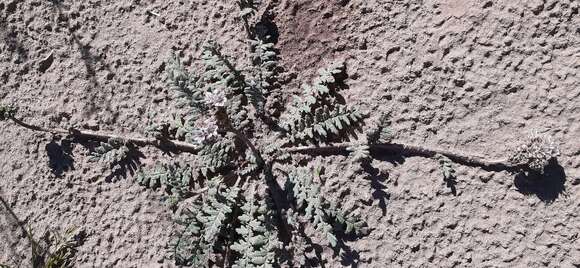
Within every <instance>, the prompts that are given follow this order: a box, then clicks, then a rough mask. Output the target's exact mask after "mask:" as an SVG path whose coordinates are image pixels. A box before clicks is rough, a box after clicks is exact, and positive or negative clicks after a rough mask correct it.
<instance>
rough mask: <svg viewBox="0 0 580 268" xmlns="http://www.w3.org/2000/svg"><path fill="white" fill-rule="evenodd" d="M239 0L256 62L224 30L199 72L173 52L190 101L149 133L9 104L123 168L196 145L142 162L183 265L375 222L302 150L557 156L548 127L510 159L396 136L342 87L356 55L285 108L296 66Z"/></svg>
mask: <svg viewBox="0 0 580 268" xmlns="http://www.w3.org/2000/svg"><path fill="white" fill-rule="evenodd" d="M238 4H239V6H240V8H241V13H240V17H241V21H243V23H244V27H245V30H246V32H247V33H248V38H249V40H248V43H249V44H250V45H249V47H248V57H249V60H247V61H246V62H249V63H251V65H250V66H237V65H236V62H239V61H236V60H234V59H233V58H231V57H230V56H228V55H226V53H224V52H223V49H222V47H221V46H220V45H219V44H218V43H216V42H214V41H210V42H207V43H206V44H204V46H203V54H202V56H201V61H202V62H203V66H204V67H203V70H202V71H201V72H199V73H194V72H190V71H188V70H186V68H185V67H184V65H183V64H182V63H181V62H180V60H179V59H178V58H177V57H175V56H174V57H172V58H171V59H170V61H169V64H168V65H167V77H168V82H169V83H168V84H169V87H170V88H171V90H172V91H173V92H174V93H175V96H176V105H178V106H179V107H182V108H186V111H187V113H185V114H183V115H179V116H175V118H173V120H171V121H170V122H166V123H162V124H152V125H150V126H149V127H147V137H146V138H128V137H123V136H119V135H111V134H104V133H96V132H90V131H85V130H79V129H75V128H69V129H67V130H65V129H48V128H43V127H39V126H32V125H29V124H26V123H24V122H23V121H22V120H20V119H16V118H15V115H16V109H14V108H10V107H9V106H3V107H2V108H0V119H2V120H12V121H14V122H15V123H17V124H19V125H21V126H24V127H27V128H29V129H32V130H36V131H45V132H50V133H53V134H58V135H65V136H71V137H74V138H77V139H89V140H95V141H100V142H101V146H100V147H98V148H97V149H96V151H95V152H94V153H93V154H92V155H93V158H94V160H97V161H101V162H103V163H106V164H107V165H108V166H109V167H110V168H111V169H113V170H114V171H115V169H116V168H117V166H118V165H120V163H122V162H123V161H124V160H125V159H126V158H127V157H129V154H130V152H131V151H132V150H134V149H135V148H138V147H140V146H155V147H158V148H161V149H163V150H166V151H174V152H182V153H192V154H194V155H195V161H194V162H192V163H189V164H183V161H180V160H179V159H175V161H174V162H172V163H159V164H157V165H156V166H155V167H141V168H140V169H139V170H138V172H137V175H136V178H137V181H138V183H139V184H141V185H143V186H145V187H149V188H152V189H162V190H163V191H165V192H166V193H167V194H168V198H167V200H168V202H169V204H170V206H171V208H173V209H174V210H175V211H176V218H177V222H178V223H179V224H180V226H181V228H179V229H177V230H175V231H174V233H175V239H174V240H173V241H172V244H171V250H170V252H171V256H172V258H173V259H174V261H175V262H176V264H177V265H183V266H193V267H205V266H213V265H218V266H222V267H230V266H232V267H272V266H277V265H281V264H286V265H289V266H301V265H306V264H307V263H308V262H309V261H310V260H309V259H310V258H312V256H311V255H312V254H307V249H308V248H311V245H308V243H312V242H309V241H310V240H309V239H305V238H306V237H304V226H306V225H309V226H312V227H313V228H314V230H316V231H317V232H318V233H319V234H321V236H322V237H324V238H325V239H326V241H327V244H328V246H329V247H332V248H334V249H335V252H340V249H341V247H340V244H341V240H340V239H341V237H342V236H344V235H345V234H353V235H358V236H360V235H364V234H365V233H366V232H367V231H368V230H367V228H366V225H365V223H364V222H363V221H361V220H360V218H359V217H358V216H357V215H353V214H349V213H347V212H345V211H342V210H341V206H340V205H339V204H336V203H333V202H332V201H331V200H329V199H327V198H325V197H324V195H323V194H322V193H323V192H322V189H321V185H320V176H321V173H322V170H321V169H320V168H316V167H315V168H312V167H307V166H306V165H305V164H304V163H305V161H301V160H304V159H305V158H306V159H307V158H308V157H312V156H316V155H329V154H349V155H350V156H351V159H352V161H353V163H355V164H359V163H363V162H365V161H368V160H369V159H371V157H373V156H374V155H376V154H380V153H382V152H390V153H403V154H412V155H419V156H424V157H430V158H435V159H439V161H440V164H441V168H442V172H443V176H444V179H445V180H446V181H450V182H451V181H453V180H454V178H455V170H454V168H453V166H452V162H456V163H460V164H468V165H475V166H482V167H493V168H495V169H508V170H526V171H531V172H542V171H543V168H544V167H545V166H546V165H548V163H549V160H550V159H553V158H555V157H556V156H557V153H558V151H557V149H555V146H554V144H553V143H550V142H547V141H545V140H542V139H539V138H536V137H534V138H532V140H531V141H530V143H529V144H527V145H524V146H523V147H518V149H517V150H515V151H514V153H513V155H512V156H511V157H509V159H506V160H500V161H489V160H486V159H484V158H482V157H477V156H471V155H468V154H464V153H458V152H450V151H445V150H438V149H431V148H426V147H424V146H418V145H408V144H402V143H396V142H394V141H393V135H392V133H391V131H390V129H389V120H388V117H387V116H379V117H378V119H377V120H374V121H371V120H369V116H367V115H366V114H365V113H363V112H361V111H360V110H359V109H358V108H357V107H353V106H350V105H348V104H347V103H345V101H344V99H343V98H342V97H341V96H340V91H341V90H343V89H344V88H346V86H345V85H346V83H347V82H348V81H347V80H348V73H347V65H346V64H345V62H344V61H340V60H339V61H335V62H334V63H331V64H329V65H328V66H327V67H325V68H322V69H320V70H319V71H318V76H317V77H316V78H315V79H314V80H313V81H312V82H311V83H305V84H304V85H303V86H302V92H301V93H300V94H298V95H296V96H291V98H292V101H291V104H290V105H289V106H288V107H287V108H285V109H284V108H283V107H282V105H280V104H281V103H282V102H283V101H284V100H286V99H288V96H284V94H282V92H283V91H282V88H284V87H285V85H284V83H283V82H282V81H281V79H280V78H279V77H280V75H281V73H282V72H283V70H284V69H283V68H282V67H281V66H280V62H279V59H278V53H277V50H276V49H275V45H274V44H273V43H271V42H270V38H269V37H268V36H263V34H260V33H258V32H257V27H256V23H254V22H258V21H260V20H261V18H256V17H254V16H258V15H257V14H258V12H257V8H256V6H255V3H254V2H253V1H238ZM266 12H267V11H266ZM285 92H287V91H285ZM367 121H371V122H367ZM363 130H364V131H363ZM175 156H176V158H178V157H179V156H180V155H179V154H177V155H175Z"/></svg>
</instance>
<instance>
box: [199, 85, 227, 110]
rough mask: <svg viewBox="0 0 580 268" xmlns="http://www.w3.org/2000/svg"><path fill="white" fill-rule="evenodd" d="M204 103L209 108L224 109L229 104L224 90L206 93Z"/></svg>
mask: <svg viewBox="0 0 580 268" xmlns="http://www.w3.org/2000/svg"><path fill="white" fill-rule="evenodd" d="M204 101H205V104H206V105H207V106H209V107H224V106H226V102H227V98H226V93H225V92H224V90H222V89H215V90H213V92H211V91H208V92H206V93H205V97H204Z"/></svg>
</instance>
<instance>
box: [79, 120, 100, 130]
mask: <svg viewBox="0 0 580 268" xmlns="http://www.w3.org/2000/svg"><path fill="white" fill-rule="evenodd" d="M83 128H86V129H90V130H99V129H100V127H99V122H98V121H97V120H95V119H91V120H89V121H87V122H86V123H85V124H84V125H83Z"/></svg>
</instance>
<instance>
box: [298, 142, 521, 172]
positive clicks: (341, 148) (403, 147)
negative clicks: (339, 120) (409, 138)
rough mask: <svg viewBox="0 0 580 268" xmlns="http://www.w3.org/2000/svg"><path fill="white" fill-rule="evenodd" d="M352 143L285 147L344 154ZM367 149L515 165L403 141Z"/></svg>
mask: <svg viewBox="0 0 580 268" xmlns="http://www.w3.org/2000/svg"><path fill="white" fill-rule="evenodd" d="M356 146H357V144H354V143H341V144H337V145H330V146H320V147H319V146H302V147H293V148H288V149H286V152H288V153H304V154H344V153H349V152H350V150H349V148H352V147H356ZM369 149H370V150H371V151H375V152H384V151H386V152H395V153H401V154H406V155H415V156H424V157H429V158H431V157H434V156H435V155H438V154H440V155H444V156H446V157H448V158H449V159H451V160H452V161H454V162H457V163H462V164H466V165H471V166H480V167H487V168H498V169H512V168H515V167H516V166H515V165H513V164H512V163H510V162H509V161H507V159H499V160H488V159H485V158H483V157H481V156H476V155H468V154H465V153H460V152H453V151H448V150H442V149H435V148H428V147H423V146H417V145H410V144H403V143H381V144H371V145H369Z"/></svg>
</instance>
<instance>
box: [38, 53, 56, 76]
mask: <svg viewBox="0 0 580 268" xmlns="http://www.w3.org/2000/svg"><path fill="white" fill-rule="evenodd" d="M53 62H54V56H53V53H52V51H51V52H50V54H48V56H46V57H45V58H44V59H41V60H40V61H39V62H38V71H40V72H41V73H44V72H46V70H48V68H50V66H51V65H52V63H53Z"/></svg>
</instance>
